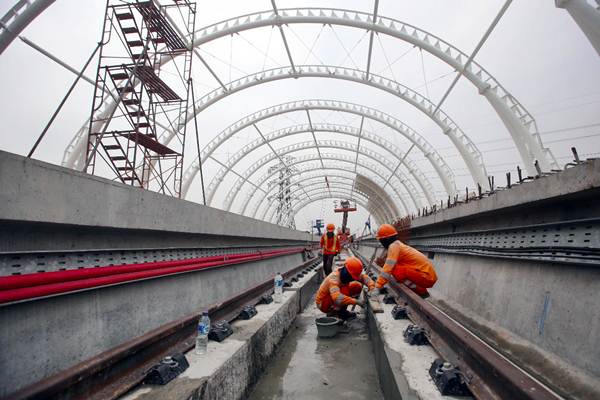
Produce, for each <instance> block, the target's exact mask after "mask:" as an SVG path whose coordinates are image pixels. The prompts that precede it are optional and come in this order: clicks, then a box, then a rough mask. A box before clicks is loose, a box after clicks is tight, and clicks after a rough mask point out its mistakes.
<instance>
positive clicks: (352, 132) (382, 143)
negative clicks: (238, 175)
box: [182, 123, 436, 206]
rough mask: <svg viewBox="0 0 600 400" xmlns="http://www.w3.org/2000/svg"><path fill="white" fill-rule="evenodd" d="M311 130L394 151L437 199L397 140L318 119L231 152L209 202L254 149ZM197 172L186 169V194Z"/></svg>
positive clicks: (397, 160)
mask: <svg viewBox="0 0 600 400" xmlns="http://www.w3.org/2000/svg"><path fill="white" fill-rule="evenodd" d="M307 132H335V133H339V134H342V135H348V136H353V137H356V138H361V139H362V140H365V141H368V142H370V143H373V144H375V145H376V146H378V147H379V148H382V149H383V150H385V151H386V152H388V153H389V154H390V155H391V157H390V159H391V160H393V162H394V165H404V166H405V167H406V168H407V170H408V171H409V172H410V174H411V175H412V176H413V177H414V178H415V180H416V181H417V183H418V184H419V186H420V188H421V190H422V191H423V193H424V194H425V198H426V199H427V202H428V203H429V205H430V206H431V205H433V204H434V203H435V202H436V201H435V194H434V190H433V186H432V185H431V182H430V181H429V179H427V177H426V176H425V174H424V173H423V172H422V171H421V170H420V169H419V168H418V167H417V166H416V165H415V164H414V162H412V161H411V160H410V159H409V158H408V157H407V155H408V154H406V153H405V152H403V151H402V150H400V149H399V148H398V147H397V146H395V145H394V144H393V143H391V142H389V141H387V140H385V139H383V138H382V137H380V136H378V135H375V134H373V133H370V132H368V131H366V130H364V129H363V130H362V131H360V130H359V129H357V128H354V127H352V126H347V125H337V124H315V123H313V124H305V125H304V124H301V125H295V126H291V127H286V128H283V129H279V130H277V131H274V132H271V133H268V134H265V135H263V136H262V137H261V138H259V139H256V140H254V141H252V142H250V143H248V144H247V145H245V146H244V147H243V148H242V149H241V150H240V151H238V152H237V153H235V154H233V155H232V156H230V157H229V159H228V160H227V161H225V163H224V165H223V167H222V168H221V169H220V170H219V171H218V172H217V173H216V174H215V176H214V177H213V179H212V180H211V182H210V184H209V185H208V188H207V199H208V203H209V204H210V202H211V201H212V199H213V196H214V194H215V193H216V192H217V191H218V189H219V186H220V184H221V183H222V181H223V179H224V178H225V176H226V175H227V174H228V173H230V172H231V171H232V169H233V168H234V167H235V166H236V165H237V164H238V162H239V161H241V160H242V159H244V158H245V157H246V156H248V155H249V154H250V153H252V152H253V151H254V150H256V149H257V148H259V147H261V146H264V145H268V146H270V144H269V143H270V142H272V141H274V140H277V139H281V138H286V137H290V136H293V135H297V134H302V133H307ZM357 149H358V150H360V149H359V148H357ZM359 154H360V152H359ZM197 171H198V170H197V169H195V171H193V172H197ZM196 175H197V174H195V173H194V174H188V171H186V173H185V174H184V183H183V191H182V193H183V195H184V196H185V194H186V193H187V190H188V189H189V187H190V185H191V180H192V179H194V177H195V176H196Z"/></svg>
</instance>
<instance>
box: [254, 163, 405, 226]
mask: <svg viewBox="0 0 600 400" xmlns="http://www.w3.org/2000/svg"><path fill="white" fill-rule="evenodd" d="M313 171H318V172H317V173H316V174H311V175H310V176H305V175H304V174H306V173H308V172H313ZM337 171H343V172H346V173H349V174H350V176H348V175H343V174H340V173H339V172H337ZM359 175H360V174H354V173H353V172H349V171H348V170H345V169H343V168H338V169H337V170H335V169H333V168H328V169H326V170H323V169H321V168H315V169H308V170H302V171H299V172H297V173H295V174H294V175H293V176H298V180H296V181H294V182H292V183H290V185H289V186H287V187H286V189H288V188H290V189H291V193H290V195H292V194H295V193H296V192H298V191H300V190H303V188H304V187H305V186H304V185H306V183H307V182H308V181H309V180H311V179H315V178H322V179H321V182H324V179H325V177H327V178H328V179H329V178H336V179H346V180H352V181H355V180H356V179H357V177H358V176H359ZM362 175H363V176H365V177H367V178H368V179H369V180H372V181H373V185H367V189H368V190H369V192H372V193H373V194H374V195H375V196H376V197H379V198H381V199H385V201H383V203H385V204H386V206H387V207H388V208H389V211H390V213H391V214H392V215H394V216H398V215H399V212H398V209H397V207H396V204H395V203H394V201H393V198H392V196H390V195H389V194H388V193H387V192H386V191H385V189H384V188H383V187H382V186H381V185H378V184H377V183H375V181H374V180H373V179H371V177H368V176H367V175H364V174H362ZM293 186H297V188H295V189H294V188H293ZM355 189H357V187H356V186H355ZM358 189H360V188H358ZM269 192H270V191H269ZM305 194H306V193H305ZM265 199H268V198H266V197H262V198H261V199H260V202H257V204H256V206H255V210H254V214H253V215H251V217H252V218H254V217H255V215H256V211H257V210H258V208H260V206H261V205H262V204H264V200H265ZM272 211H273V207H272V205H271V204H267V207H265V208H264V210H263V212H262V213H261V214H260V216H259V217H258V219H262V220H264V219H265V217H266V216H267V214H269V213H271V214H269V215H272Z"/></svg>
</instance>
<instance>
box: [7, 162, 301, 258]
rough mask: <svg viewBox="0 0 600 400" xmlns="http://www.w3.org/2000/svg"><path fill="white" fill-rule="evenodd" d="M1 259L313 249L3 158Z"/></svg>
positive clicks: (268, 231)
mask: <svg viewBox="0 0 600 400" xmlns="http://www.w3.org/2000/svg"><path fill="white" fill-rule="evenodd" d="M0 204H1V206H0V221H2V228H0V252H16V251H39V250H56V249H60V250H65V249H94V248H96V249H115V248H127V247H138V248H139V247H159V246H161V245H162V246H163V247H168V246H190V245H191V244H193V243H198V242H199V241H202V242H203V243H205V244H206V245H207V246H217V245H219V244H221V245H223V244H226V243H231V244H238V245H246V246H248V245H252V244H257V243H265V242H270V243H271V244H272V243H273V242H279V243H286V242H288V243H289V242H290V241H293V242H305V241H307V240H308V239H309V234H308V233H307V232H301V231H296V230H292V229H288V228H284V227H282V226H278V225H274V224H270V223H267V222H264V221H259V220H256V219H252V218H248V217H244V216H240V215H238V214H234V213H231V212H226V211H222V210H218V209H215V208H211V207H206V206H202V205H199V204H195V203H192V202H189V201H185V200H180V199H176V198H173V197H170V196H166V195H162V194H159V193H155V192H151V191H147V190H141V189H138V188H134V187H131V186H127V185H123V184H121V183H116V182H112V181H110V180H108V179H104V178H100V177H97V176H92V175H88V174H84V173H82V172H78V171H74V170H71V169H67V168H63V167H60V166H56V165H52V164H48V163H45V162H41V161H37V160H32V159H28V158H26V157H22V156H19V155H16V154H11V153H7V152H3V151H0Z"/></svg>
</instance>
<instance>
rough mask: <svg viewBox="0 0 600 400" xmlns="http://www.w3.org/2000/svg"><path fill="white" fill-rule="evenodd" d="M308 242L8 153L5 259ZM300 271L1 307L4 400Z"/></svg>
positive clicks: (223, 273) (4, 165)
mask: <svg viewBox="0 0 600 400" xmlns="http://www.w3.org/2000/svg"><path fill="white" fill-rule="evenodd" d="M307 240H308V234H307V233H306V232H300V231H295V230H291V229H287V228H283V227H280V226H277V225H273V224H269V223H265V222H262V221H258V220H254V219H251V218H247V217H242V216H239V215H237V214H233V213H229V212H225V211H222V210H218V209H214V208H210V207H205V206H202V205H198V204H195V203H191V202H188V201H184V200H179V199H175V198H172V197H169V196H165V195H161V194H158V193H154V192H149V191H145V190H140V189H135V188H132V187H129V186H126V185H123V184H120V183H115V182H112V181H109V180H107V179H103V178H99V177H95V176H90V175H86V174H83V173H80V172H77V171H73V170H69V169H65V168H62V167H59V166H56V165H51V164H47V163H44V162H40V161H36V160H30V159H27V158H24V157H21V156H18V155H14V154H10V153H6V152H1V151H0V253H4V254H0V255H2V257H8V258H10V257H11V256H12V255H14V254H17V253H26V254H27V253H31V252H50V253H51V252H56V253H58V252H61V251H82V252H84V253H85V251H93V250H100V249H125V250H126V249H146V248H150V249H156V248H158V249H161V248H168V249H170V248H182V247H187V248H200V249H211V248H217V247H218V248H228V247H246V248H247V247H252V246H256V247H263V246H264V247H278V246H291V245H294V246H295V245H303V244H305V243H306V241H307ZM90 256H91V254H90ZM301 263H302V257H301V255H300V254H296V255H289V256H284V257H279V258H274V259H268V260H264V261H261V262H254V263H248V264H242V265H235V266H229V267H225V268H217V269H212V270H203V271H199V272H190V273H184V274H179V275H172V276H167V277H160V278H155V279H148V280H144V281H138V282H134V283H128V284H122V285H116V286H112V287H105V288H100V289H93V290H88V291H82V292H78V293H73V294H67V295H61V296H56V297H50V298H45V299H38V300H34V301H27V302H23V303H19V304H12V305H5V306H0V349H2V351H0V382H1V384H0V396H2V395H5V394H7V393H9V392H12V391H14V390H16V389H18V388H21V387H23V386H25V385H27V384H30V383H32V382H35V381H37V380H39V379H41V378H44V377H47V376H49V375H51V374H54V373H56V372H58V371H60V370H62V369H65V368H67V367H70V366H72V365H74V364H76V363H78V362H81V361H83V360H85V359H88V358H90V357H92V356H94V355H96V354H98V353H100V352H102V351H105V350H107V349H110V348H112V347H114V346H116V345H118V344H121V343H123V342H125V341H127V340H130V339H132V338H134V337H137V336H140V335H142V334H144V333H146V332H148V331H150V330H152V329H155V328H157V327H159V326H161V325H163V324H165V323H166V322H169V321H172V320H175V319H177V318H180V317H182V316H185V315H188V314H190V313H193V312H199V311H200V310H202V308H204V307H206V306H208V305H210V304H213V303H215V302H217V301H220V300H223V299H225V298H227V297H230V296H231V295H233V294H235V293H239V292H240V291H242V290H244V289H247V288H249V287H251V286H254V285H255V284H257V283H259V282H263V281H264V280H266V279H269V278H270V277H272V276H273V275H274V273H275V272H276V271H282V272H283V271H287V270H289V269H292V268H294V267H296V266H298V265H300V264H301ZM118 264H119V263H116V265H118ZM65 267H67V268H69V267H74V268H77V265H75V266H72V265H65ZM11 268H12V267H11ZM42 269H46V270H48V268H46V267H43V268H42ZM15 272H19V270H17V269H10V268H9V269H8V270H7V269H4V270H0V274H4V275H7V274H9V273H15Z"/></svg>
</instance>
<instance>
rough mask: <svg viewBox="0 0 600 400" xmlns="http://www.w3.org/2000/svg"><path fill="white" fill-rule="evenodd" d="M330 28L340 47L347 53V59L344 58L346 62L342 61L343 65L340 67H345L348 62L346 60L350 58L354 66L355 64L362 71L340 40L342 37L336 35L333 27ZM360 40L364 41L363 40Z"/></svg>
mask: <svg viewBox="0 0 600 400" xmlns="http://www.w3.org/2000/svg"><path fill="white" fill-rule="evenodd" d="M330 28H331V31H332V32H333V35H334V36H335V38H336V39H337V41H338V43H339V44H340V46H341V47H342V49H344V51H345V52H346V58H344V61H342V62H341V63H339V65H343V63H344V62H345V61H346V59H348V58H349V59H350V61H352V64H354V68H356V69H360V68H359V67H358V65H357V64H356V62H355V61H354V59H353V58H352V55H351V54H350V52H349V51H348V49H347V48H346V46H344V43H343V42H342V39H340V37H339V36H338V34H337V33H336V31H335V29H333V27H332V26H330ZM360 40H362V38H361V39H360Z"/></svg>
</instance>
